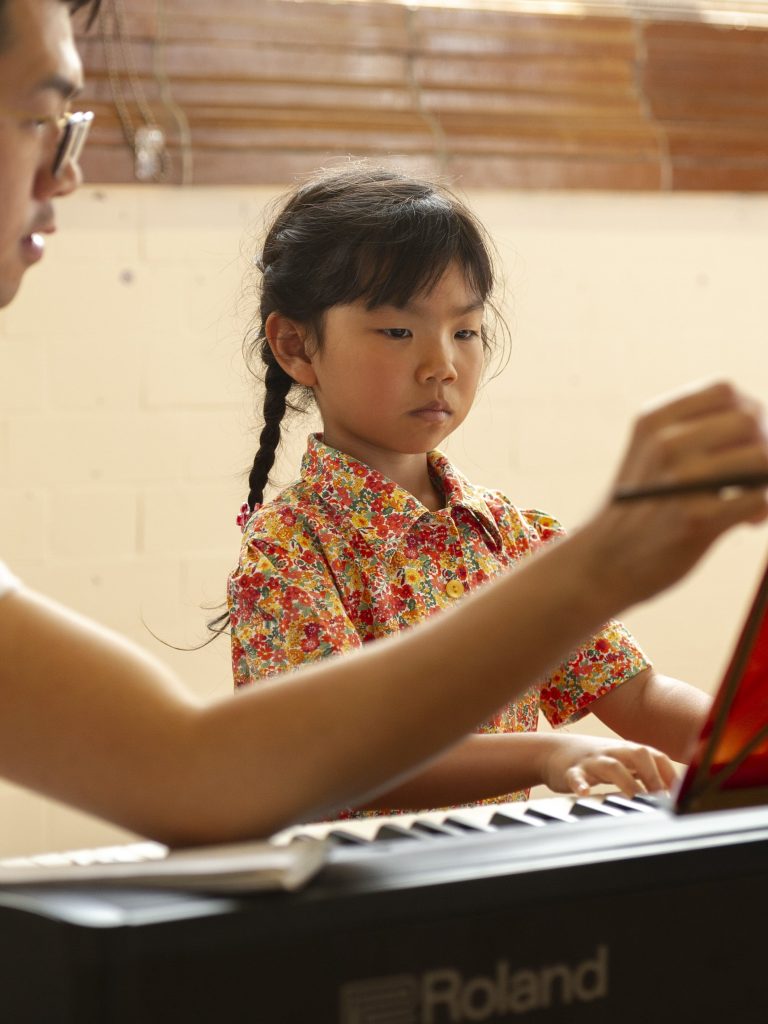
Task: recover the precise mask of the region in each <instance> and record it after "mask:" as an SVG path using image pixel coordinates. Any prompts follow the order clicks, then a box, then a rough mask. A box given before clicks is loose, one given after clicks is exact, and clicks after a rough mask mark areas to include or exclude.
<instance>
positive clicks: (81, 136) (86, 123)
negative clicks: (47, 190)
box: [51, 110, 93, 178]
mask: <svg viewBox="0 0 768 1024" xmlns="http://www.w3.org/2000/svg"><path fill="white" fill-rule="evenodd" d="M58 124H59V128H60V129H61V138H60V139H59V144H58V146H57V147H56V155H55V156H54V158H53V167H52V168H51V173H52V174H53V176H54V178H60V177H61V175H62V173H63V171H64V168H65V167H66V166H67V165H68V164H70V163H77V161H78V160H79V159H80V154H81V153H82V151H83V146H84V145H85V140H86V139H87V138H88V132H89V131H90V130H91V125H92V124H93V111H92V110H77V111H75V112H74V113H69V112H68V113H66V114H64V115H63V116H62V117H61V118H60V119H59V122H58Z"/></svg>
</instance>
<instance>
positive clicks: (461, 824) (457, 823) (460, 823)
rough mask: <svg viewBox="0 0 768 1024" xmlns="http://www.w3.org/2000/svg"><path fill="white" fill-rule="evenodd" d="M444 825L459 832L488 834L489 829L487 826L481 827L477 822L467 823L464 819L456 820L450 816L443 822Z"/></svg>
mask: <svg viewBox="0 0 768 1024" xmlns="http://www.w3.org/2000/svg"><path fill="white" fill-rule="evenodd" d="M443 824H445V825H451V826H452V827H453V828H457V829H459V830H460V831H461V832H490V831H491V829H489V828H488V826H487V825H481V824H480V823H479V822H477V823H475V822H473V821H467V819H466V818H456V817H453V816H451V817H450V818H445V819H444V821H443Z"/></svg>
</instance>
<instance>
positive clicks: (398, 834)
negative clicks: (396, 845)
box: [373, 822, 419, 842]
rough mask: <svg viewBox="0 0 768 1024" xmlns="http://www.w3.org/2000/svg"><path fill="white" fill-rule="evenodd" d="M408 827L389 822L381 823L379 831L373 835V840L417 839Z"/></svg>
mask: <svg viewBox="0 0 768 1024" xmlns="http://www.w3.org/2000/svg"><path fill="white" fill-rule="evenodd" d="M418 838H419V837H418V836H415V835H414V834H413V832H411V831H410V829H407V828H403V826H402V825H395V824H393V823H391V822H390V823H389V824H388V825H382V826H381V828H380V829H379V831H378V832H377V833H376V835H375V836H374V840H373V841H374V842H378V840H379V839H418Z"/></svg>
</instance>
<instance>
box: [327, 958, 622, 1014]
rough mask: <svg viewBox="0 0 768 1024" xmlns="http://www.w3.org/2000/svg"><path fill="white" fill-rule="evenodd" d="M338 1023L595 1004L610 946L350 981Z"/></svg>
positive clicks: (604, 982)
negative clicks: (538, 962) (569, 959)
mask: <svg viewBox="0 0 768 1024" xmlns="http://www.w3.org/2000/svg"><path fill="white" fill-rule="evenodd" d="M340 995H341V1007H340V1008H341V1014H340V1020H339V1024H374V1022H375V1024H469V1022H472V1024H475V1022H477V1021H481V1022H485V1021H490V1022H495V1021H504V1020H512V1019H514V1018H516V1017H523V1016H525V1015H526V1014H528V1013H533V1012H534V1011H536V1010H545V1009H548V1008H555V1007H567V1006H573V1005H575V1004H578V1003H593V1002H595V1001H596V1000H599V999H605V998H606V996H607V995H608V947H607V946H604V945H600V946H598V947H597V949H596V950H595V952H594V955H592V956H589V957H587V958H586V959H585V960H582V961H581V962H580V963H576V964H568V963H553V964H545V965H543V966H533V967H517V966H513V965H511V964H510V962H509V961H508V960H498V961H497V962H496V964H495V965H494V968H493V970H492V971H491V972H490V973H488V974H474V975H466V974H463V973H462V972H461V971H459V970H456V969H455V968H452V967H441V968H438V969H436V970H433V971H426V972H425V973H424V974H422V975H413V974H398V975H394V976H389V977H384V978H367V979H365V980H364V981H356V982H351V983H349V984H347V985H344V986H342V989H341V993H340Z"/></svg>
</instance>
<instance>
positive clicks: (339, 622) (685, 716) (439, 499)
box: [229, 167, 707, 810]
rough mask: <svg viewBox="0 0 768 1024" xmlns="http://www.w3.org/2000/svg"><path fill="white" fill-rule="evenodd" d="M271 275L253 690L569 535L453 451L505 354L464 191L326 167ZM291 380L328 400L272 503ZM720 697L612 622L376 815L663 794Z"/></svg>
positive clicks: (286, 217)
mask: <svg viewBox="0 0 768 1024" xmlns="http://www.w3.org/2000/svg"><path fill="white" fill-rule="evenodd" d="M258 265H259V268H260V270H261V271H262V273H263V282H262V287H261V322H260V324H259V327H258V330H257V333H256V337H255V341H254V343H253V346H254V348H255V349H256V350H257V351H258V352H259V353H260V355H261V358H262V359H263V361H264V363H265V365H266V376H265V384H266V395H265V400H264V420H265V425H264V429H263V431H262V433H261V437H260V445H259V450H258V452H257V454H256V458H255V460H254V464H253V470H252V472H251V474H250V493H249V497H248V505H247V506H244V508H243V510H241V516H240V517H239V522H240V523H241V525H242V526H243V527H244V539H243V546H242V551H241V557H240V561H239V564H238V566H237V568H236V569H235V571H234V572H233V573H232V574H231V576H230V580H229V615H230V621H231V629H232V655H233V668H234V676H235V682H236V685H237V686H238V687H244V686H247V685H249V684H251V683H254V682H256V681H258V680H259V679H261V678H264V677H267V676H273V675H275V674H277V673H280V672H284V671H286V670H288V669H294V668H296V667H298V666H299V665H302V664H305V663H307V662H310V661H315V660H317V659H319V658H323V657H326V656H328V655H331V654H339V653H342V652H346V651H352V650H354V649H356V648H359V647H360V646H361V645H362V644H365V643H367V642H368V641H370V640H374V639H378V638H384V637H388V636H391V635H392V634H395V633H397V632H399V631H400V630H402V629H404V628H405V627H407V626H412V625H415V624H417V623H419V622H421V621H422V620H423V619H425V618H426V617H428V616H429V615H431V614H432V613H433V612H435V611H438V610H446V611H447V610H449V609H451V608H454V607H455V606H456V605H457V603H458V602H460V601H461V599H462V597H463V595H465V594H466V593H468V592H470V591H473V590H475V589H476V588H478V587H480V586H482V585H483V584H484V583H485V582H486V581H487V580H489V579H491V578H492V577H494V576H496V575H497V574H499V573H502V572H505V571H506V570H508V569H509V568H511V567H512V566H514V565H515V563H516V562H518V561H519V560H520V559H523V558H526V557H528V555H530V554H532V553H533V552H535V551H537V550H538V549H539V548H540V547H542V545H544V544H546V543H547V542H548V541H550V540H551V539H554V538H557V537H559V536H560V535H561V533H562V530H561V528H560V526H559V525H558V524H557V522H556V521H555V520H553V519H552V518H550V517H549V516H547V515H544V514H542V513H541V512H535V511H521V510H520V509H518V508H517V507H516V506H515V505H514V504H513V503H512V502H511V501H510V500H509V499H508V498H506V497H505V496H504V495H503V494H501V493H499V492H498V491H490V490H487V489H485V488H482V487H477V486H475V485H473V484H471V483H469V481H467V480H466V479H465V478H464V477H463V476H462V475H461V473H460V472H459V471H458V470H457V469H456V468H455V467H454V466H452V465H451V464H450V463H449V462H448V460H447V459H446V458H445V457H444V456H443V455H441V454H440V452H439V451H438V450H437V446H438V445H439V444H440V442H441V441H443V440H444V439H445V438H446V437H447V436H448V435H449V434H450V433H451V432H452V431H453V430H454V429H455V428H456V427H457V426H458V425H459V424H460V423H461V422H462V421H463V420H464V418H465V416H466V415H467V413H468V412H469V410H470V408H471V405H472V402H473V399H474V397H475V392H476V390H477V387H478V383H479V381H480V378H481V374H482V372H483V368H484V365H485V362H486V357H487V355H488V354H489V353H490V352H491V350H492V344H493V339H492V336H491V332H490V330H489V328H488V321H489V313H490V312H491V311H492V309H493V306H492V296H493V286H494V276H493V268H492V261H491V257H490V252H489V244H488V242H487V241H486V238H485V235H484V232H483V230H482V228H481V227H480V226H479V224H478V223H477V222H476V220H475V219H474V217H473V216H472V214H471V213H470V212H469V211H468V210H467V209H466V208H465V206H464V205H463V204H462V203H461V202H460V201H459V200H458V199H457V198H456V197H455V196H454V195H453V194H451V193H450V192H449V191H448V190H446V189H445V188H442V187H440V186H437V185H435V184H431V183H429V182H424V181H418V180H414V179H412V178H410V177H407V176H405V175H402V174H398V173H395V172H392V171H390V170H383V169H366V168H364V167H363V168H360V167H352V168H349V169H345V170H341V171H337V172H331V173H325V174H322V175H320V176H319V177H317V178H316V179H314V180H312V181H310V182H309V183H308V184H306V185H304V186H303V187H301V188H299V189H298V190H297V191H296V192H295V193H294V194H293V195H292V196H291V197H290V198H289V199H288V200H287V202H285V204H284V206H283V207H282V209H281V210H280V212H279V213H278V214H277V217H276V218H275V220H274V223H273V224H272V227H271V229H270V230H269V232H268V235H267V238H266V242H265V245H264V249H263V254H262V256H261V258H260V260H259V261H258ZM294 390H297V391H299V393H300V395H301V396H302V397H304V398H306V397H307V396H308V395H309V396H314V399H315V401H316V402H317V404H318V407H319V410H320V413H321V416H322V421H323V433H322V436H320V435H318V436H313V437H310V438H309V444H308V448H307V452H306V455H305V456H304V460H303V464H302V472H301V478H300V479H299V481H298V482H297V483H296V484H294V485H293V486H291V487H289V488H288V489H287V490H285V491H283V492H282V493H281V494H279V495H278V497H277V498H275V499H274V500H273V501H271V502H269V503H268V504H265V505H262V504H261V503H262V500H263V493H264V487H265V485H266V483H267V480H268V475H269V471H270V469H271V467H272V464H273V462H274V457H275V449H276V447H277V445H278V443H279V440H280V431H281V421H282V419H283V416H284V414H285V411H286V407H287V404H288V402H287V400H288V397H289V394H290V393H291V392H292V391H294ZM505 642H506V641H505V637H504V636H499V637H498V643H499V644H500V645H503V644H504V643H505ZM515 656H516V655H515V650H514V649H510V650H509V652H508V655H507V657H508V661H509V663H510V664H512V663H514V660H515ZM441 670H442V666H441V660H440V656H439V653H438V654H437V656H436V657H435V660H434V672H435V673H437V674H439V673H440V672H441ZM361 685H364V682H363V681H361ZM706 703H707V701H706V698H705V697H704V695H703V694H702V693H701V692H700V691H698V690H696V689H694V688H693V687H689V686H687V685H685V684H683V683H679V682H675V681H673V680H667V679H663V678H661V677H659V676H658V675H657V674H656V673H655V672H654V671H653V670H652V669H651V667H650V665H649V663H648V661H647V660H646V658H645V656H644V655H643V653H642V652H641V650H640V649H639V648H638V646H637V644H636V643H635V641H634V640H633V639H632V637H631V636H630V635H629V634H628V633H627V631H626V630H625V629H624V628H623V627H622V626H621V625H620V624H619V623H618V622H613V621H612V622H609V623H608V624H607V625H605V626H604V627H603V629H602V630H601V631H600V632H599V633H598V634H597V635H595V636H593V637H591V638H589V639H588V640H586V641H585V642H584V643H583V644H582V645H581V647H579V648H578V649H577V650H576V651H575V652H574V653H573V655H572V657H571V658H570V659H569V660H568V661H567V662H566V663H564V664H562V665H558V666H553V668H552V671H551V672H550V674H549V675H548V677H547V678H546V679H544V680H542V681H541V682H540V683H539V684H538V685H536V686H534V687H532V688H531V689H530V690H529V691H528V692H527V693H526V695H525V696H524V697H523V698H522V699H519V700H517V701H515V702H513V703H511V704H508V705H506V706H504V707H502V708H501V709H500V710H499V711H498V712H497V713H496V715H494V717H493V718H492V719H491V720H489V721H487V722H485V723H483V724H482V725H481V726H480V727H479V735H476V736H474V737H472V738H470V739H469V740H467V741H466V742H465V743H464V744H463V745H462V746H461V747H459V748H457V749H456V750H454V751H452V752H451V753H450V754H449V755H447V756H446V757H444V758H443V759H442V760H440V761H438V762H436V763H435V764H434V765H432V767H431V768H429V769H427V770H426V771H425V772H422V773H421V775H419V776H417V777H416V778H414V779H412V780H411V781H410V782H409V783H407V784H404V785H402V786H400V787H399V788H398V789H396V790H391V791H390V792H389V793H387V794H385V795H384V796H382V797H381V798H380V799H379V800H378V801H377V802H376V803H375V804H373V805H372V806H373V807H375V808H377V809H387V810H391V809H405V808H411V807H417V806H439V805H445V804H455V803H464V802H469V801H475V800H478V799H481V798H491V797H499V798H506V799H508V798H509V796H508V794H510V792H511V791H518V792H517V795H518V796H519V797H520V798H525V797H526V796H527V790H528V788H529V787H530V786H531V785H533V784H537V783H540V782H542V781H545V780H546V781H547V783H548V784H549V785H550V786H553V788H557V789H562V790H569V789H576V790H577V791H584V790H586V789H588V788H589V783H596V782H609V783H613V784H616V785H619V786H620V787H621V788H623V789H625V790H626V791H627V792H633V791H636V790H637V788H638V787H639V782H638V780H637V779H636V778H635V776H638V775H639V776H640V778H641V779H642V780H643V781H644V782H645V783H646V784H647V785H649V786H650V787H651V788H655V787H658V788H662V787H665V786H667V785H668V784H669V783H670V781H671V779H672V778H673V777H674V772H673V769H672V766H671V764H670V762H669V760H668V757H667V756H665V755H668V756H669V757H671V758H674V759H675V760H678V761H682V760H684V759H685V758H686V756H687V752H688V749H689V744H690V743H691V742H692V741H693V739H694V738H695V736H696V734H697V731H698V727H699V725H700V722H701V718H702V716H703V714H704V711H705V709H706ZM540 711H543V713H544V714H545V715H546V716H547V718H548V720H549V721H550V722H551V723H552V724H553V725H555V726H560V725H563V724H565V723H572V722H575V721H576V720H578V719H579V718H581V717H582V716H583V715H585V714H587V713H588V712H590V711H592V712H594V713H595V714H597V715H598V717H600V718H601V719H602V720H603V721H604V722H605V723H606V724H607V725H609V726H610V727H611V728H613V729H614V731H616V732H618V733H619V734H620V735H622V736H624V737H626V738H628V739H629V740H631V741H634V742H630V743H626V742H622V741H619V740H598V739H595V738H593V737H585V736H572V735H562V734H540V735H535V731H536V727H537V720H538V715H539V712H540ZM361 728H364V724H362V725H361ZM645 743H652V744H654V746H655V747H658V748H659V749H660V750H661V751H663V752H664V753H663V754H662V753H660V752H659V750H654V749H652V748H648V747H644V746H639V745H638V744H645ZM587 764H588V769H586V770H585V765H587Z"/></svg>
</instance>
